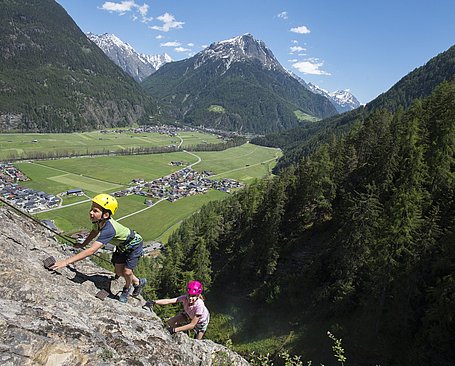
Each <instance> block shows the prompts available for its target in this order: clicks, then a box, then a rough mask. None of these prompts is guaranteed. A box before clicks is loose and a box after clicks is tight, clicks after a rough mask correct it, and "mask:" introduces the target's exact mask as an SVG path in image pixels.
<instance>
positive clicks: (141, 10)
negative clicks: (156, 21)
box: [100, 0, 153, 23]
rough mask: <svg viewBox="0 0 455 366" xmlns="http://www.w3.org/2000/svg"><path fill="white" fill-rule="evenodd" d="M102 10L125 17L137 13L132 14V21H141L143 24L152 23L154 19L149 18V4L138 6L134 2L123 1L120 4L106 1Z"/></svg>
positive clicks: (130, 0) (132, 0)
mask: <svg viewBox="0 0 455 366" xmlns="http://www.w3.org/2000/svg"><path fill="white" fill-rule="evenodd" d="M100 9H102V10H106V11H109V12H111V13H118V14H119V15H124V14H125V13H126V12H129V11H131V12H136V14H138V15H139V16H137V15H136V14H134V13H133V14H132V19H133V20H137V19H141V22H143V23H147V22H149V21H151V20H152V19H153V18H148V17H147V13H148V11H149V6H148V5H147V4H145V3H144V4H143V5H138V4H136V2H135V1H134V0H127V1H122V2H119V3H115V2H112V1H106V2H105V3H104V4H103V5H102V6H101V8H100Z"/></svg>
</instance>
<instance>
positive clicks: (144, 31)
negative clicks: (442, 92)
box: [57, 0, 455, 103]
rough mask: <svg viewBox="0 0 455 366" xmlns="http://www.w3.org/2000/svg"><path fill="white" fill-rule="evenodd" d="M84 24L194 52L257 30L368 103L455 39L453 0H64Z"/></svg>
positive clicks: (291, 64)
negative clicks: (211, 44)
mask: <svg viewBox="0 0 455 366" xmlns="http://www.w3.org/2000/svg"><path fill="white" fill-rule="evenodd" d="M57 2H58V3H59V4H60V5H62V6H63V7H64V8H65V10H66V11H67V12H68V14H69V15H70V16H71V17H72V18H73V19H74V21H75V22H76V23H77V24H78V26H79V27H80V28H81V29H82V31H84V32H92V33H95V34H103V33H113V34H115V35H116V36H117V37H119V38H120V39H121V40H122V41H124V42H127V43H129V44H130V45H131V46H133V47H134V48H135V50H136V51H138V52H140V53H145V54H150V55H155V54H162V53H165V52H166V53H167V54H169V55H170V56H171V57H172V59H173V60H175V61H177V60H181V59H184V58H188V57H190V56H192V55H194V54H196V53H198V52H199V51H201V50H202V49H203V48H204V47H206V46H208V45H209V44H210V43H213V42H218V41H221V40H225V39H229V38H233V37H235V36H238V35H242V34H245V33H251V34H252V35H253V36H254V38H256V39H258V40H261V41H264V42H265V44H266V45H267V47H268V48H269V49H270V50H271V51H272V52H273V54H274V55H275V57H276V58H277V59H278V61H279V62H280V63H281V64H282V65H283V67H285V68H286V69H288V70H290V71H292V72H294V73H295V74H297V75H298V76H299V77H301V78H302V79H304V80H305V81H307V82H312V83H313V84H316V85H318V86H319V87H321V88H323V89H325V90H328V91H335V90H341V89H349V90H350V91H351V92H352V93H353V94H354V95H355V96H356V97H357V99H359V101H360V102H361V103H367V102H369V101H371V100H372V99H374V98H375V97H377V96H378V95H379V94H381V93H383V92H385V91H387V90H388V89H389V88H390V87H391V86H393V85H394V84H395V83H396V82H397V81H398V80H400V79H401V78H402V77H403V76H405V75H406V74H408V73H409V72H411V71H412V70H414V69H415V68H417V67H419V66H422V65H424V64H425V63H426V62H427V61H429V60H430V59H431V58H432V57H434V56H436V55H438V54H439V53H441V52H444V51H446V50H447V49H448V48H449V47H451V46H452V45H455V0H433V1H424V0H393V1H392V0H381V1H371V0H362V1H360V0H345V1H339V0H338V1H337V0H311V1H306V0H224V1H220V0H211V1H208V0H112V1H104V0H57Z"/></svg>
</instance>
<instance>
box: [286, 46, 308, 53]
mask: <svg viewBox="0 0 455 366" xmlns="http://www.w3.org/2000/svg"><path fill="white" fill-rule="evenodd" d="M289 50H290V53H296V52H302V51H306V48H304V47H302V46H291V47H289Z"/></svg>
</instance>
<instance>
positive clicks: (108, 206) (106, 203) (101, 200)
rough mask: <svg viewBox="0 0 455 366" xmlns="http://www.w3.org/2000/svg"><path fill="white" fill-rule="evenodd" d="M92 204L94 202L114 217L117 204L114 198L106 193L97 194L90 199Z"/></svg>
mask: <svg viewBox="0 0 455 366" xmlns="http://www.w3.org/2000/svg"><path fill="white" fill-rule="evenodd" d="M92 202H95V203H96V204H98V205H100V206H101V207H102V208H104V209H105V210H106V211H109V212H110V213H111V215H114V214H115V211H117V208H118V202H117V200H116V199H115V197H112V196H111V195H109V194H106V193H100V194H97V195H96V196H95V197H93V198H92Z"/></svg>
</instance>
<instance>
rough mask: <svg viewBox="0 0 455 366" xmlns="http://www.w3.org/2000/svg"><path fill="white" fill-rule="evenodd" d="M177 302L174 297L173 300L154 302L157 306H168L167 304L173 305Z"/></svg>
mask: <svg viewBox="0 0 455 366" xmlns="http://www.w3.org/2000/svg"><path fill="white" fill-rule="evenodd" d="M176 302H177V298H176V297H174V298H173V299H159V300H155V304H158V305H168V304H175V303H176Z"/></svg>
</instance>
